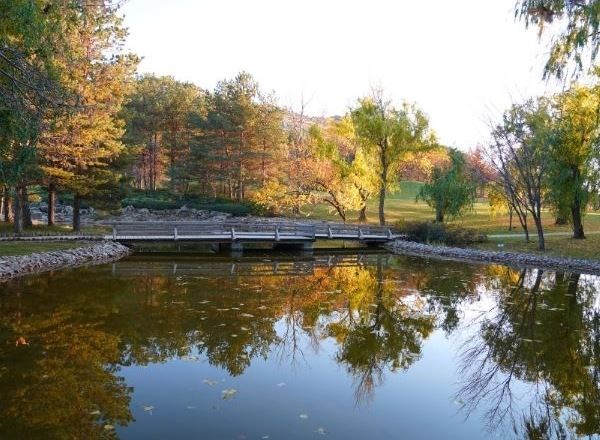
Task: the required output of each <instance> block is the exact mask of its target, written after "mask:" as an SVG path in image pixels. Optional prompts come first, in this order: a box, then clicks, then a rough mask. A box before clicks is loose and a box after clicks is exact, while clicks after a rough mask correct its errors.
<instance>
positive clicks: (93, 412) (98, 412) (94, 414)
mask: <svg viewBox="0 0 600 440" xmlns="http://www.w3.org/2000/svg"><path fill="white" fill-rule="evenodd" d="M99 414H100V411H98V410H96V411H91V412H90V415H92V416H97V415H99Z"/></svg>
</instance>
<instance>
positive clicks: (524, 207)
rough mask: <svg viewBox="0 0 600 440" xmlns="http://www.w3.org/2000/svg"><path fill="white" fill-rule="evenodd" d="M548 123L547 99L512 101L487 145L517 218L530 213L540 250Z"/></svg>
mask: <svg viewBox="0 0 600 440" xmlns="http://www.w3.org/2000/svg"><path fill="white" fill-rule="evenodd" d="M551 127H552V109H551V103H550V101H549V100H548V99H546V98H538V99H530V100H528V101H526V102H525V103H523V104H514V105H513V106H512V107H511V108H510V109H509V110H507V111H506V112H505V113H504V115H503V117H502V122H500V123H499V124H497V125H496V126H495V127H494V129H493V131H492V143H491V145H490V157H491V162H492V164H493V166H494V168H495V171H496V174H497V176H498V177H497V178H498V181H499V183H500V184H501V186H502V188H503V189H504V191H505V192H506V194H507V196H508V200H510V203H511V204H512V205H513V206H514V207H515V210H516V212H517V213H518V214H519V219H521V220H522V218H525V212H527V213H529V214H531V217H532V218H533V221H534V222H535V227H536V230H537V236H538V247H539V249H540V250H545V241H544V228H543V225H542V207H543V204H544V200H546V195H547V192H548V189H547V186H546V184H545V179H546V174H547V173H548V170H549V168H550V164H551V158H550V155H549V154H548V145H549V144H550V143H551V142H552V139H553V133H552V128H551ZM522 224H523V223H522ZM523 225H524V226H525V224H523ZM528 238H529V234H528V233H527V231H526V239H528Z"/></svg>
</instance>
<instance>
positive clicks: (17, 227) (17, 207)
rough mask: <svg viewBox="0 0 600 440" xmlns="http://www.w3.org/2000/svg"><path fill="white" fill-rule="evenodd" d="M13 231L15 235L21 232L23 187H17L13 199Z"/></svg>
mask: <svg viewBox="0 0 600 440" xmlns="http://www.w3.org/2000/svg"><path fill="white" fill-rule="evenodd" d="M13 203H14V208H13V211H14V223H13V226H14V231H15V233H16V234H20V233H22V232H23V187H22V186H17V190H16V194H15V198H14V201H13Z"/></svg>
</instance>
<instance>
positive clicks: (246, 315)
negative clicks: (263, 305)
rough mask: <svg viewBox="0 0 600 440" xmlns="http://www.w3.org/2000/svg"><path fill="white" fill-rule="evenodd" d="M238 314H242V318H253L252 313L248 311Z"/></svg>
mask: <svg viewBox="0 0 600 440" xmlns="http://www.w3.org/2000/svg"><path fill="white" fill-rule="evenodd" d="M240 316H243V317H244V318H254V315H251V314H250V313H240Z"/></svg>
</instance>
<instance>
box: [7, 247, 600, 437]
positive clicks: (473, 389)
mask: <svg viewBox="0 0 600 440" xmlns="http://www.w3.org/2000/svg"><path fill="white" fill-rule="evenodd" d="M597 291H598V279H597V278H593V277H586V276H580V275H577V274H563V273H546V272H542V271H537V270H527V271H516V270H513V269H508V268H504V267H499V266H472V265H465V264H461V263H452V262H432V261H427V260H424V259H419V258H408V257H392V256H389V255H384V254H366V255H362V256H360V255H358V256H357V255H317V256H316V257H315V258H305V259H297V258H278V259H275V258H272V257H271V258H264V257H260V258H254V259H242V260H237V261H230V260H223V261H220V260H218V259H211V260H202V259H191V260H178V261H173V260H161V259H151V260H148V259H129V260H127V261H122V262H119V263H116V264H115V265H113V266H103V267H96V268H87V269H85V268H84V269H77V270H73V271H65V272H57V273H53V274H47V275H43V276H38V277H29V278H25V279H22V280H17V281H12V282H10V283H6V284H4V285H2V286H0V312H1V313H0V341H1V342H2V343H1V344H0V408H2V411H0V437H1V438H106V437H114V436H116V433H117V431H118V429H117V430H115V427H116V428H118V427H119V426H128V425H129V426H131V425H138V426H143V423H142V422H140V421H139V420H138V421H137V423H136V420H134V414H135V411H134V409H133V407H134V405H132V397H133V394H134V393H135V390H134V389H133V388H131V387H130V385H129V384H128V383H127V381H126V380H125V371H128V369H129V368H132V367H140V366H151V365H171V363H172V362H173V360H180V361H186V362H192V363H193V362H198V363H199V364H202V363H203V362H207V363H208V364H209V365H210V366H212V367H214V368H218V369H220V370H221V371H224V372H227V375H228V376H229V377H231V378H240V377H243V376H244V374H245V373H247V371H249V369H250V368H251V367H252V366H253V365H259V364H267V365H271V364H274V365H276V366H277V367H276V368H288V367H289V368H292V369H295V370H296V371H300V370H303V369H306V368H309V369H310V368H311V367H312V365H311V363H314V362H315V359H321V360H322V362H334V363H335V365H337V366H338V368H339V369H341V371H343V372H345V374H346V375H347V377H348V378H349V380H350V383H351V386H352V394H353V400H354V402H353V405H354V406H355V408H358V409H356V410H354V411H357V413H356V414H363V413H364V414H371V417H375V416H374V415H373V414H372V413H369V411H374V410H373V409H372V408H374V407H377V405H376V401H377V396H378V389H384V388H386V387H387V386H389V387H396V388H393V389H394V390H397V391H398V393H397V395H395V396H392V397H387V399H388V400H387V401H386V402H387V404H389V405H390V406H393V405H395V404H396V403H397V402H396V401H395V400H394V399H396V400H397V401H398V402H399V401H401V400H402V399H407V401H409V400H410V399H411V398H413V397H414V396H411V395H402V389H401V388H397V387H399V385H398V384H397V381H395V380H394V381H392V383H391V384H389V385H388V383H389V382H390V381H391V380H392V379H393V378H395V377H398V376H399V375H401V374H405V373H407V372H408V371H413V370H414V371H420V369H421V370H423V371H427V370H426V367H425V366H424V365H427V362H428V359H427V355H426V354H425V349H426V348H427V347H428V344H431V347H433V348H432V350H433V349H435V350H438V351H440V350H441V351H444V352H449V353H453V352H454V350H455V347H456V345H457V344H456V341H462V348H461V350H460V358H459V359H458V362H459V365H458V367H459V369H458V371H459V374H458V376H457V379H458V382H459V388H458V390H457V389H456V385H455V384H454V383H448V389H449V390H450V389H454V391H455V392H457V395H456V396H455V397H454V398H452V396H451V395H450V394H451V393H447V394H448V395H446V394H444V393H446V390H445V389H444V390H438V391H437V393H438V394H439V395H440V396H439V397H440V399H441V400H442V401H443V400H444V399H447V400H448V406H449V407H451V406H452V405H453V404H452V401H453V400H454V401H456V402H459V403H460V404H461V406H462V409H463V411H464V414H465V415H467V416H469V417H468V419H467V420H468V421H467V422H464V423H467V424H471V425H473V426H475V428H474V429H479V428H478V427H479V425H487V426H488V428H491V429H496V428H500V427H502V428H503V429H506V427H507V426H508V427H509V428H510V429H511V430H512V432H513V433H514V436H515V437H517V438H523V437H528V438H553V437H557V438H562V436H564V435H569V436H571V435H572V436H584V435H592V434H597V433H599V432H600V390H599V382H598V378H599V376H598V373H599V372H600V370H599V366H600V365H599V362H598V353H599V351H598V350H599V349H600V327H599V322H600V321H599V316H600V315H599V311H600V308H599V307H598V295H597V294H596V293H597ZM436 334H440V336H441V339H440V338H436V337H434V336H435V335H436ZM438 339H439V341H442V342H435V344H436V345H433V344H434V343H433V342H430V341H434V340H438ZM444 341H445V342H444ZM419 361H421V362H419ZM456 367H457V366H456V365H451V364H450V365H441V366H439V368H444V369H447V370H452V371H454V370H455V369H456ZM313 374H314V375H315V378H316V377H318V376H319V375H321V374H322V375H323V380H327V378H326V377H325V374H326V373H325V372H322V371H320V370H316V371H314V373H313ZM422 385H423V386H424V387H426V386H427V384H426V383H423V384H422ZM153 386H154V387H158V388H160V387H167V386H168V384H167V383H164V384H161V383H156V384H154V385H153ZM524 390H526V391H524ZM307 392H308V391H307ZM433 393H435V391H433ZM231 395H232V396H233V394H231ZM259 397H260V395H259ZM330 398H331V399H332V401H331V404H332V405H342V403H343V402H341V401H339V399H340V398H339V397H335V396H332V397H330ZM336 399H338V400H336ZM390 399H391V400H390ZM360 408H364V409H360ZM369 408H370V409H369ZM149 411H151V410H149ZM423 411H427V410H426V408H424V409H423ZM347 416H348V414H346V415H344V416H343V417H340V418H339V420H337V421H336V422H337V423H339V424H340V425H343V424H344V423H348V422H347V421H345V419H346V418H347ZM382 417H383V416H382ZM386 417H388V416H386ZM138 418H139V417H138ZM382 420H386V419H382ZM336 422H335V421H331V422H330V423H331V424H334V423H336ZM389 422H390V423H392V420H390V421H389ZM461 423H462V422H461ZM140 424H141V425H140ZM339 428H340V430H341V426H340V427H339ZM119 432H121V433H122V434H123V435H124V436H127V435H126V434H127V432H128V431H126V430H125V431H122V430H121V431H119ZM311 432H317V433H322V432H324V431H318V430H316V431H311ZM415 432H417V431H415ZM470 432H471V431H470ZM484 432H485V431H484ZM488 432H489V431H488ZM503 432H504V434H506V431H503ZM146 434H148V432H146ZM504 434H503V435H504ZM356 435H357V436H358V434H356ZM375 437H376V436H374V437H373V438H375ZM381 438H385V437H381ZM463 438H465V437H464V436H463Z"/></svg>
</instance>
